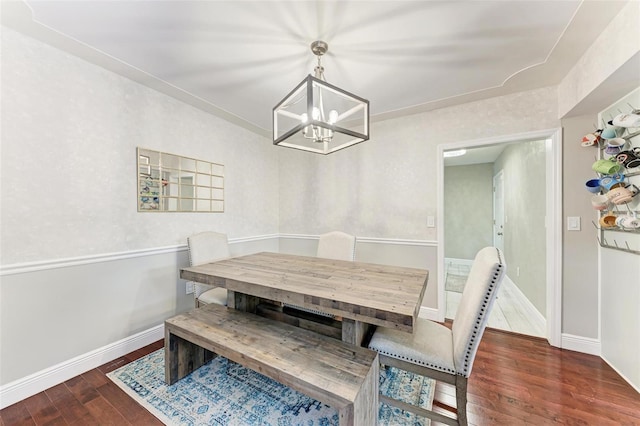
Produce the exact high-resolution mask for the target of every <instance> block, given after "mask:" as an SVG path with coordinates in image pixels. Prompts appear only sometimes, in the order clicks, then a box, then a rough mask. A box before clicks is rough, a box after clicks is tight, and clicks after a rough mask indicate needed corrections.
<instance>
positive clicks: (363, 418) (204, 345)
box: [165, 304, 379, 426]
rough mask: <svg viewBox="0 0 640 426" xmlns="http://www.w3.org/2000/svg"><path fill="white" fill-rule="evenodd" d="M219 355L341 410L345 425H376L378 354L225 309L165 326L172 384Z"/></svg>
mask: <svg viewBox="0 0 640 426" xmlns="http://www.w3.org/2000/svg"><path fill="white" fill-rule="evenodd" d="M216 354H217V355H221V356H224V357H225V358H228V359H229V360H231V361H234V362H236V363H238V364H241V365H243V366H245V367H247V368H250V369H252V370H254V371H257V372H258V373H261V374H264V375H265V376H268V377H270V378H272V379H274V380H276V381H278V382H280V383H282V384H284V385H286V386H289V387H291V388H292V389H295V390H297V391H299V392H302V393H304V394H305V395H308V396H310V397H311V398H314V399H317V400H319V401H321V402H323V403H325V404H327V405H329V406H330V407H332V408H334V409H336V410H337V411H338V414H339V417H340V425H356V426H372V425H376V424H377V420H378V380H379V379H378V372H379V364H378V363H379V361H378V354H377V352H374V351H371V350H369V349H366V348H362V347H359V346H355V345H352V344H349V343H346V342H342V341H340V340H337V339H333V338H330V337H327V336H323V335H321V334H318V333H314V332H312V331H309V330H305V329H301V328H298V327H295V326H292V325H290V324H285V323H281V322H278V321H274V320H271V319H268V318H264V317H260V316H258V315H255V314H251V313H247V312H241V311H238V310H235V309H231V308H226V307H224V306H220V305H213V304H211V305H207V306H204V307H202V308H199V309H194V310H192V311H190V312H187V313H185V314H181V315H177V316H175V317H173V318H170V319H168V320H166V321H165V380H166V382H167V383H169V384H173V383H175V382H176V381H178V380H180V379H181V378H183V377H184V376H186V375H187V374H189V373H191V372H192V371H194V370H196V369H198V368H199V367H200V366H202V365H203V364H205V363H206V362H208V361H210V360H211V359H213V358H214V357H215V356H216Z"/></svg>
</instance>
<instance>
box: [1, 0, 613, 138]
mask: <svg viewBox="0 0 640 426" xmlns="http://www.w3.org/2000/svg"><path fill="white" fill-rule="evenodd" d="M624 3H625V2H624V1H613V0H612V1H586V2H581V1H575V0H566V1H543V0H532V1H526V0H521V1H504V0H500V1H491V0H487V1H270V0H264V1H239V0H236V1H99V0H90V1H89V0H87V1H79V0H78V1H31V0H29V1H27V5H28V6H29V8H26V7H25V4H24V3H22V2H19V3H16V2H6V1H5V2H3V9H4V10H3V14H4V15H6V16H3V24H5V25H9V26H11V27H13V28H15V29H18V30H23V31H25V32H28V33H30V34H32V35H33V34H37V35H39V38H42V39H46V40H48V41H49V42H51V43H52V44H54V45H57V46H58V47H61V48H63V49H67V50H69V51H71V52H73V53H74V54H78V55H80V56H83V57H85V58H87V59H88V60H91V61H94V62H98V63H100V64H101V65H103V66H107V67H108V68H110V69H114V70H115V71H117V72H119V73H121V74H124V75H126V76H128V77H130V78H133V79H134V80H136V81H141V82H143V83H145V84H148V85H150V86H151V87H154V88H156V89H158V90H163V91H165V92H167V93H169V94H171V95H172V96H175V97H178V98H180V99H182V100H185V101H187V102H189V103H191V104H193V105H196V106H198V107H200V108H202V109H205V110H210V111H212V112H214V113H219V114H222V115H223V116H224V115H226V116H227V118H228V117H232V118H233V119H234V120H235V121H236V122H238V123H239V124H242V125H244V126H246V127H247V128H250V129H252V130H254V131H258V132H260V133H265V134H270V132H271V111H272V108H273V106H274V105H275V104H276V103H277V102H278V101H280V100H281V99H282V98H283V97H284V96H285V95H286V94H287V93H288V92H289V91H290V90H291V89H293V87H294V86H295V85H296V84H297V83H299V82H300V81H301V80H302V79H303V78H304V77H305V76H306V75H307V74H309V73H312V71H313V67H314V65H315V57H314V56H313V55H312V53H311V51H310V50H309V44H310V43H311V42H312V41H314V40H316V39H322V40H324V41H326V42H328V44H329V52H328V54H327V55H325V57H324V59H323V65H324V67H325V77H326V79H327V81H329V82H330V83H332V84H334V85H337V86H339V87H341V88H343V89H345V90H348V91H351V92H353V93H355V94H357V95H360V96H362V97H364V98H367V99H369V101H370V103H371V113H372V116H373V119H374V120H375V119H383V118H388V117H394V116H398V115H404V114H409V113H414V112H420V111H426V110H430V109H434V108H441V107H444V106H449V105H453V104H456V103H462V102H468V101H472V100H477V99H482V98H487V97H492V96H497V95H502V94H507V93H512V92H518V91H522V90H528V89H532V88H537V87H545V86H549V85H555V84H558V83H559V82H560V81H561V79H562V78H563V77H564V76H565V75H566V73H567V71H568V70H569V69H571V67H572V66H573V65H574V64H575V62H576V61H577V59H578V58H579V57H580V56H581V55H582V54H583V53H584V51H585V50H586V48H587V47H588V46H589V45H591V44H592V42H593V41H594V40H595V38H596V37H597V36H598V34H599V32H600V31H601V30H602V29H603V28H604V27H606V26H607V24H608V23H609V21H610V20H611V19H612V18H613V17H614V16H615V15H616V13H617V12H618V11H619V10H620V9H621V7H622V6H623V5H624ZM7 6H10V7H7ZM32 19H33V20H32ZM36 27H37V28H36ZM61 34H62V35H64V36H67V37H61ZM94 49H97V50H98V51H99V52H102V53H97V52H96V51H95V50H94Z"/></svg>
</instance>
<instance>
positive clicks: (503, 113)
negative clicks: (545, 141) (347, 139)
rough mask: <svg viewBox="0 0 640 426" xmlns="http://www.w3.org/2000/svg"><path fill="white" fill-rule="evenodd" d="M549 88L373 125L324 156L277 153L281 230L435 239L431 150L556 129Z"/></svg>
mask: <svg viewBox="0 0 640 426" xmlns="http://www.w3.org/2000/svg"><path fill="white" fill-rule="evenodd" d="M559 125H560V123H559V120H558V119H557V98H556V91H555V88H543V89H537V90H531V91H527V92H521V93H517V94H513V95H509V96H502V97H499V98H492V99H487V100H484V101H478V102H473V103H469V104H464V105H460V106H456V107H451V108H445V109H441V110H436V111H430V112H426V113H421V114H416V115H411V116H407V117H402V118H397V119H390V120H385V121H381V122H374V123H373V124H372V128H371V135H372V136H371V139H370V140H369V141H367V142H363V143H361V144H359V145H356V146H354V147H352V148H349V149H347V150H343V151H339V152H336V153H334V154H331V155H328V156H320V155H309V154H308V153H304V152H300V151H295V150H289V149H284V150H281V151H280V154H279V155H280V232H283V233H290V234H320V233H322V232H326V231H327V230H331V229H341V230H343V231H345V232H349V233H352V234H355V235H358V236H366V237H376V238H407V239H411V238H412V239H421V240H435V239H436V229H435V228H427V216H428V215H435V214H436V198H437V197H436V192H437V191H436V188H437V187H436V184H437V182H436V147H437V146H438V144H440V143H446V142H456V141H464V140H473V139H480V138H484V137H494V136H501V135H509V134H517V133H521V132H527V131H534V130H541V129H550V128H555V127H559Z"/></svg>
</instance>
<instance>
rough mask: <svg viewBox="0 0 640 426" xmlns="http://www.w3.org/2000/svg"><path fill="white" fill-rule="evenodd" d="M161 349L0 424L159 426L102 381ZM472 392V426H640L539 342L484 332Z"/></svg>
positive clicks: (598, 368)
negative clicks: (529, 425) (108, 375)
mask: <svg viewBox="0 0 640 426" xmlns="http://www.w3.org/2000/svg"><path fill="white" fill-rule="evenodd" d="M162 345H163V341H158V342H156V343H154V344H152V345H149V346H147V347H145V348H142V349H140V350H138V351H135V352H133V353H131V354H128V355H126V356H124V357H121V358H118V359H116V360H114V361H112V362H110V363H107V364H105V365H103V366H101V367H99V368H96V369H93V370H91V371H88V372H86V373H84V374H82V375H80V376H78V377H74V378H73V379H71V380H68V381H66V382H64V383H62V384H60V385H57V386H54V387H53V388H51V389H47V390H46V391H44V392H41V393H39V394H37V395H34V396H32V397H30V398H27V399H26V400H24V401H21V402H18V403H16V404H14V405H12V406H10V407H7V408H5V409H4V410H1V411H0V425H2V426H9V425H11V426H13V425H159V424H161V423H160V422H159V421H158V420H157V419H156V418H155V417H153V416H152V415H151V414H149V413H148V412H147V411H146V410H145V409H144V408H142V407H141V406H139V405H138V404H137V403H136V402H135V401H134V400H133V399H131V398H130V397H129V396H128V395H126V394H125V393H124V392H123V391H122V390H120V388H118V387H117V386H115V385H114V384H113V383H112V382H111V380H110V379H109V378H107V377H106V376H105V374H106V373H108V372H110V371H112V370H115V369H116V368H118V367H120V366H122V365H124V364H126V363H129V362H131V361H133V360H134V359H137V358H139V357H141V356H143V355H145V354H147V353H150V352H153V351H154V350H156V349H159V348H161V347H162ZM468 391H469V405H468V407H467V411H468V413H469V422H470V424H471V425H482V426H484V425H524V424H532V425H553V424H564V425H598V426H600V425H640V394H639V393H638V392H637V391H636V390H635V389H633V388H632V387H631V386H630V385H629V384H628V383H626V382H625V381H624V380H623V379H622V378H621V377H620V376H619V375H618V374H617V373H616V372H615V371H614V370H613V369H612V368H611V367H609V366H608V365H607V364H606V363H605V362H604V361H603V360H602V359H600V358H599V357H596V356H593V355H586V354H581V353H578V352H573V351H568V350H562V349H557V348H553V347H551V346H549V344H548V343H547V342H546V341H545V340H543V339H539V338H536V337H529V336H523V335H518V334H513V333H508V332H504V331H499V330H492V329H487V331H486V332H485V334H484V337H483V339H482V342H481V343H480V348H479V350H478V354H477V357H476V361H475V364H474V367H473V372H472V374H471V377H470V379H469V389H468ZM436 400H439V401H443V402H445V403H447V404H454V403H455V398H454V393H453V389H452V388H451V387H450V386H448V385H446V384H438V386H437V387H436ZM436 406H438V407H441V405H440V404H439V403H436ZM439 409H440V410H441V411H444V408H439ZM432 424H433V425H434V426H436V425H437V424H436V423H432Z"/></svg>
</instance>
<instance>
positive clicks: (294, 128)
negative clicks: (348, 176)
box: [273, 74, 369, 155]
mask: <svg viewBox="0 0 640 426" xmlns="http://www.w3.org/2000/svg"><path fill="white" fill-rule="evenodd" d="M314 89H316V90H314ZM323 94H324V99H323ZM331 97H336V102H339V103H340V104H341V105H342V106H344V108H345V110H344V111H340V112H338V114H339V115H338V120H336V121H337V123H334V124H331V123H329V122H327V121H326V120H321V119H318V118H317V117H314V108H315V109H318V108H320V107H321V106H322V105H323V101H326V100H327V98H331ZM303 101H306V102H304V103H303ZM298 104H301V105H298ZM296 108H297V112H296V111H293V110H294V109H296ZM303 114H304V115H305V118H306V119H307V120H306V121H303V119H302V117H303ZM309 127H311V128H314V129H317V130H318V131H321V132H327V131H328V132H330V133H331V135H332V136H331V138H330V140H329V141H323V142H314V141H310V140H309V139H310V138H309V137H305V128H307V130H308V129H309ZM321 129H326V130H321ZM368 139H369V101H368V100H366V99H364V98H361V97H359V96H357V95H354V94H353V93H349V92H347V91H346V90H343V89H340V88H339V87H336V86H334V85H332V84H330V83H327V82H326V81H324V80H321V79H319V78H316V77H314V76H312V75H311V74H309V75H308V76H307V77H306V78H305V79H304V80H302V82H300V84H298V85H297V86H296V87H295V88H294V89H293V90H292V91H291V92H290V93H289V94H288V95H287V96H285V97H284V99H282V101H280V102H279V103H278V104H277V105H276V106H275V107H274V108H273V144H274V145H279V146H284V147H289V148H295V149H301V150H304V151H309V152H315V153H318V154H324V155H326V154H330V153H332V152H336V151H339V150H341V149H344V148H347V147H349V146H352V145H355V144H358V143H360V142H364V141H366V140H368Z"/></svg>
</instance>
